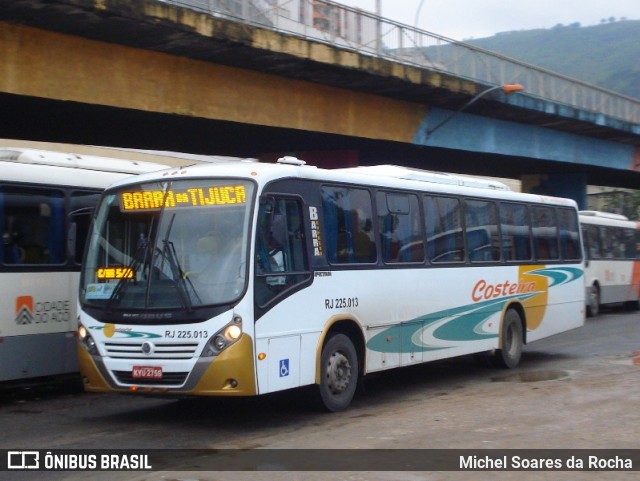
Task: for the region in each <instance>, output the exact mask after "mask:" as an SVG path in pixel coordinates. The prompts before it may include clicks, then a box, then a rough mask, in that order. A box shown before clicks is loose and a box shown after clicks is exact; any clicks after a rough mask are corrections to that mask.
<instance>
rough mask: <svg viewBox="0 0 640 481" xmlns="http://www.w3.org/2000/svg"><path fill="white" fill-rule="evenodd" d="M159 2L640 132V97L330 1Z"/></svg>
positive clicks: (185, 0)
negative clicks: (514, 88)
mask: <svg viewBox="0 0 640 481" xmlns="http://www.w3.org/2000/svg"><path fill="white" fill-rule="evenodd" d="M159 1H164V2H165V3H169V4H174V5H178V6H182V7H187V8H190V9H193V10H197V11H201V12H206V13H208V14H210V15H212V16H215V17H222V18H228V19H231V20H236V21H239V22H243V23H246V24H250V25H256V26H259V27H262V28H269V29H272V30H275V31H278V32H283V33H287V34H291V35H297V36H301V37H303V38H306V39H310V40H314V41H319V42H324V43H327V44H329V45H332V46H335V47H338V48H344V49H350V50H353V51H357V52H359V53H360V54H365V55H372V56H376V57H380V58H385V59H389V60H392V61H395V62H399V63H403V64H409V65H413V66H416V67H420V68H426V69H429V70H435V71H439V72H443V73H447V74H451V75H455V76H457V77H460V78H464V79H468V80H471V81H474V82H478V83H482V84H486V85H488V86H494V85H502V84H507V83H520V84H522V85H524V86H525V92H526V96H527V97H532V98H534V99H540V100H544V101H550V102H553V103H555V104H559V105H561V106H566V107H569V108H575V109H578V110H580V111H587V112H591V113H593V114H594V115H592V116H589V119H588V120H589V121H591V122H595V123H598V124H602V125H609V124H611V122H608V121H607V120H606V117H608V118H611V119H617V120H619V121H623V122H628V123H631V124H636V125H632V126H631V127H630V130H631V131H632V132H633V133H635V134H640V100H639V99H635V98H632V97H628V96H625V95H622V94H618V93H616V92H612V91H610V90H607V89H604V88H601V87H597V86H595V85H591V84H589V83H587V82H584V81H581V80H577V79H574V78H571V77H568V76H565V75H561V74H558V73H555V72H552V71H550V70H546V69H544V68H540V67H536V66H534V65H530V64H527V63H525V62H520V61H518V60H515V59H512V58H509V57H506V56H504V55H500V54H497V53H494V52H490V51H488V50H484V49H482V48H479V47H476V46H473V45H470V44H467V43H464V42H458V41H456V40H452V39H449V38H446V37H443V36H441V35H437V34H435V33H431V32H427V31H425V30H420V29H417V28H415V27H411V26H408V25H404V24H402V23H398V22H395V21H392V20H388V19H385V18H383V17H380V16H378V15H375V14H374V13H370V12H366V11H363V10H360V9H356V8H352V7H347V6H344V5H340V4H337V3H334V2H332V1H329V0H159ZM556 113H559V114H560V115H561V114H562V112H561V109H560V111H558V112H556ZM627 128H629V127H628V126H627Z"/></svg>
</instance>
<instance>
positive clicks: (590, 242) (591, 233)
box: [584, 224, 603, 259]
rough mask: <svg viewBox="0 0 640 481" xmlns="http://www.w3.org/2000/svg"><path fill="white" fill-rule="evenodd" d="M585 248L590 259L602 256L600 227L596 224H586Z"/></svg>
mask: <svg viewBox="0 0 640 481" xmlns="http://www.w3.org/2000/svg"><path fill="white" fill-rule="evenodd" d="M584 241H585V249H586V251H587V255H588V256H589V259H600V258H602V257H603V256H602V246H601V244H600V229H599V228H598V226H595V225H589V224H587V225H585V226H584Z"/></svg>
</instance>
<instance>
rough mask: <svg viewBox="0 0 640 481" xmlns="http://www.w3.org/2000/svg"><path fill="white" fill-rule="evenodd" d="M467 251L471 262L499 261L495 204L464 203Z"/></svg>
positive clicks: (481, 201)
mask: <svg viewBox="0 0 640 481" xmlns="http://www.w3.org/2000/svg"><path fill="white" fill-rule="evenodd" d="M465 221H466V234H467V250H468V252H469V260H470V261H471V262H491V261H499V260H500V255H501V253H500V237H499V236H498V215H497V210H496V204H495V202H490V201H485V200H469V199H468V200H466V201H465Z"/></svg>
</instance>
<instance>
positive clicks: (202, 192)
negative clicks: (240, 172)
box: [120, 185, 247, 212]
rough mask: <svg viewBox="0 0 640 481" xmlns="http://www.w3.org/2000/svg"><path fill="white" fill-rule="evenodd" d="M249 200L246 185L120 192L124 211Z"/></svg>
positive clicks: (238, 202) (234, 202)
mask: <svg viewBox="0 0 640 481" xmlns="http://www.w3.org/2000/svg"><path fill="white" fill-rule="evenodd" d="M246 202H247V195H246V191H245V186H244V185H222V186H217V187H190V188H188V189H186V190H184V191H182V192H176V191H174V190H166V191H165V190H145V191H135V192H123V193H122V194H120V207H121V209H122V211H127V212H131V211H140V210H157V209H161V208H163V207H164V208H176V207H209V206H216V205H235V204H244V203H246Z"/></svg>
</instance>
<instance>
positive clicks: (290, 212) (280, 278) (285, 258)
mask: <svg viewBox="0 0 640 481" xmlns="http://www.w3.org/2000/svg"><path fill="white" fill-rule="evenodd" d="M256 256H257V258H256V269H255V271H256V299H257V302H258V305H265V304H266V303H267V302H269V301H270V300H271V299H273V298H274V297H276V296H277V295H278V294H280V293H282V292H284V291H285V290H288V289H289V288H291V287H292V286H294V285H296V284H299V283H301V282H304V281H305V280H307V279H308V278H309V272H308V268H307V256H306V249H305V244H304V233H303V222H302V207H301V205H300V202H299V201H298V200H296V199H286V198H284V199H280V198H274V197H268V198H265V199H263V200H262V202H261V205H260V210H259V212H258V227H257V232H256Z"/></svg>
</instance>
